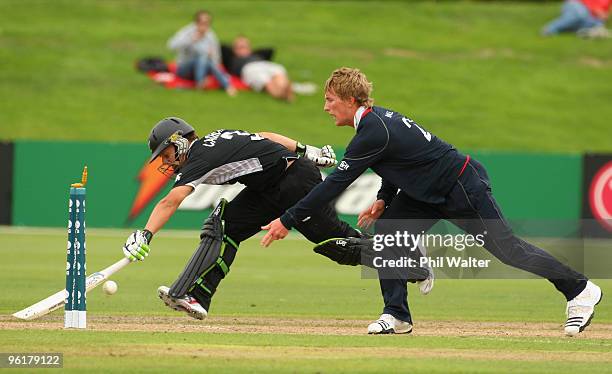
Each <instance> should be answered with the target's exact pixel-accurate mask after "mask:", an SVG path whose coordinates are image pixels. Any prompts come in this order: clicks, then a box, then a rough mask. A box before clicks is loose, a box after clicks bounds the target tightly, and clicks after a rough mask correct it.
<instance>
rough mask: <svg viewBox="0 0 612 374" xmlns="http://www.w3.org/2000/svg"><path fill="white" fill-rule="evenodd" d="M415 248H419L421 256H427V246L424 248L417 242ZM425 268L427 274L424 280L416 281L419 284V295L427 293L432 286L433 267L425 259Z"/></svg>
mask: <svg viewBox="0 0 612 374" xmlns="http://www.w3.org/2000/svg"><path fill="white" fill-rule="evenodd" d="M417 248H419V251H420V252H421V257H427V248H425V246H424V245H422V244H421V243H418V244H417ZM425 269H427V271H428V272H429V275H428V276H427V278H425V279H424V280H422V281H417V284H418V285H419V291H421V295H427V294H429V293H430V292H431V290H432V289H433V286H434V271H433V268H432V267H431V266H430V264H429V261H427V263H426V265H425Z"/></svg>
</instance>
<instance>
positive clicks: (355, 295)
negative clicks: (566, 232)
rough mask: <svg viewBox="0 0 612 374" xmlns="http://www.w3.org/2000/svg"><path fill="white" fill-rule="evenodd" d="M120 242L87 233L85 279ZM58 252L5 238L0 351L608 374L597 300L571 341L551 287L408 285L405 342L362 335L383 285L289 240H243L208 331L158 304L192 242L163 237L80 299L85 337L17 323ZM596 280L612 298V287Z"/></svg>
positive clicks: (527, 283) (310, 367)
mask: <svg viewBox="0 0 612 374" xmlns="http://www.w3.org/2000/svg"><path fill="white" fill-rule="evenodd" d="M128 234H129V232H128V231H122V230H116V231H115V230H93V229H92V230H89V232H88V242H87V243H88V245H87V248H88V263H87V268H88V272H89V273H92V272H94V271H97V270H100V269H101V268H103V267H106V266H108V265H109V264H111V263H113V262H114V261H116V260H117V259H119V258H120V256H121V255H122V253H121V250H120V246H121V244H122V243H123V241H124V238H125V237H126V236H127V235H128ZM65 242H66V233H65V230H56V229H53V230H51V229H34V228H32V229H11V228H0V257H1V258H2V259H3V261H2V262H1V263H0V274H1V275H0V284H2V285H3V286H4V287H3V288H4V290H3V297H2V303H1V304H0V326H1V330H0V352H18V351H26V352H63V353H64V355H65V368H66V369H68V370H72V371H77V370H85V369H86V370H88V371H93V372H109V371H117V372H121V371H124V372H133V371H135V370H145V369H146V370H152V371H159V372H167V371H168V370H177V369H178V370H179V371H184V370H189V369H194V370H200V371H214V372H237V371H272V372H274V371H278V372H319V373H324V372H337V371H342V372H383V371H386V372H389V371H408V370H409V371H411V372H506V371H520V372H534V373H536V372H545V371H546V372H553V371H554V372H572V373H580V372H609V371H612V365H611V364H612V354H611V353H610V352H611V346H612V309H611V308H610V307H609V304H608V303H607V302H606V301H605V299H604V302H603V303H602V304H600V306H599V307H598V309H597V317H596V319H595V320H594V323H593V325H592V326H590V328H589V329H588V330H587V331H586V332H585V333H583V334H582V336H580V337H578V338H565V337H564V336H563V334H562V327H561V325H562V322H563V321H564V306H565V303H564V300H563V298H562V297H561V296H560V295H559V294H558V293H557V292H556V291H555V290H554V288H553V287H552V286H551V285H550V284H548V282H546V281H543V280H470V281H468V280H439V281H437V284H436V287H435V289H434V291H433V292H432V294H430V295H428V296H421V295H420V294H418V291H417V290H416V287H415V286H413V285H411V287H410V292H411V299H410V302H411V310H412V313H413V316H414V320H415V329H414V332H413V333H412V334H411V335H397V336H368V335H366V334H365V331H366V326H367V323H368V321H369V320H371V319H373V318H375V317H377V316H378V314H379V312H380V310H381V300H380V296H379V291H378V283H377V282H376V281H375V280H364V279H361V276H360V271H359V269H357V268H350V267H341V266H338V265H335V264H333V263H331V262H329V261H328V260H326V259H325V258H323V257H321V256H319V255H316V254H314V253H312V252H311V250H310V246H309V245H308V243H307V242H306V241H305V240H302V239H299V238H297V237H294V238H289V239H287V240H285V241H283V242H278V243H275V244H274V245H273V246H272V247H271V248H268V249H263V248H261V247H260V246H259V243H258V239H257V238H254V239H251V240H249V241H247V242H245V243H244V244H243V245H242V246H241V249H240V254H239V256H238V257H237V259H236V262H235V263H234V265H233V266H232V269H231V272H230V274H229V276H228V278H227V279H226V280H225V281H224V282H223V283H222V285H221V287H220V289H219V291H218V294H217V295H216V297H215V299H214V303H213V306H212V308H211V315H210V318H209V319H208V320H206V321H204V322H200V321H196V320H193V319H191V318H189V317H187V316H183V315H182V314H179V313H177V312H174V311H172V310H170V309H168V308H167V307H165V306H164V305H163V303H162V302H161V301H160V300H159V299H157V297H156V293H155V290H156V288H157V287H158V286H159V285H160V284H168V283H169V282H171V281H172V280H173V279H174V277H175V276H176V275H177V274H178V272H180V270H181V269H182V266H183V264H184V263H185V261H186V260H187V259H188V258H189V256H190V254H191V252H192V249H193V248H194V247H195V245H196V244H197V233H196V232H180V231H175V232H167V233H161V234H160V235H159V236H158V237H157V238H156V239H155V242H154V243H153V246H152V253H151V255H150V256H149V258H147V260H146V261H145V262H143V263H137V264H132V265H130V266H129V267H128V268H126V269H124V270H122V271H121V272H119V273H118V274H116V276H115V277H113V279H114V280H115V281H117V283H118V284H119V291H118V293H117V294H116V295H114V296H110V297H109V296H106V295H104V294H103V293H102V291H101V289H100V288H97V289H95V290H94V291H93V292H91V293H90V294H89V295H88V323H89V328H88V330H87V331H66V330H64V329H62V323H63V319H62V318H63V316H62V312H61V311H58V312H55V313H53V314H51V315H49V316H47V317H44V318H42V319H40V320H37V321H35V322H29V323H24V322H20V321H17V320H15V319H13V318H12V317H11V316H10V314H12V313H14V312H15V311H17V310H19V309H22V308H24V307H26V306H28V305H30V304H32V303H34V302H36V301H38V300H40V299H42V298H44V297H46V296H48V295H50V294H51V293H53V292H55V291H57V290H59V289H61V288H63V286H64V277H63V267H64V263H65V262H64V261H65V251H64V250H63V248H65ZM544 244H545V243H544ZM598 283H599V284H600V285H601V286H602V288H603V290H604V293H607V294H608V295H609V294H612V281H610V280H604V281H598Z"/></svg>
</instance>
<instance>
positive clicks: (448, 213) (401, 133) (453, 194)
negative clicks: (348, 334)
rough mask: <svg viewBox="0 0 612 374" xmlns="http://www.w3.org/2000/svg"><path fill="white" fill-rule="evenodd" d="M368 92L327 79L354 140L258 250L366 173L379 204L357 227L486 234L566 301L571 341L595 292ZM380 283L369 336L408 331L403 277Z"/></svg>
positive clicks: (355, 73)
mask: <svg viewBox="0 0 612 374" xmlns="http://www.w3.org/2000/svg"><path fill="white" fill-rule="evenodd" d="M371 89H372V85H371V83H370V82H369V81H368V80H367V78H366V76H365V75H364V74H363V73H361V72H360V71H359V70H357V69H351V68H341V69H337V70H336V71H334V72H333V73H332V75H331V77H330V78H329V79H328V80H327V82H326V85H325V108H324V109H325V111H326V112H328V113H329V114H330V115H331V116H332V117H334V118H335V121H336V126H352V127H354V128H355V131H356V134H355V136H354V137H353V139H352V140H351V142H350V143H349V145H348V147H347V149H346V154H345V156H344V159H343V160H342V161H341V162H340V163H339V164H338V166H337V168H336V169H335V170H334V172H332V173H331V174H330V175H329V176H328V177H327V178H326V179H325V180H324V181H323V182H322V183H321V184H319V185H318V186H316V187H315V188H314V189H313V190H312V191H311V192H310V193H309V194H308V195H307V196H306V197H305V198H303V199H302V200H300V202H299V203H297V204H296V205H294V206H293V207H292V208H290V209H288V210H287V211H286V212H285V213H284V214H283V215H282V216H280V218H277V219H276V220H274V221H272V222H270V223H269V224H268V225H266V226H265V227H264V229H267V230H269V231H268V233H267V234H266V235H265V236H264V238H263V239H262V242H261V243H262V245H264V246H268V245H270V243H271V242H272V241H274V240H277V239H282V238H284V237H285V236H286V235H287V233H288V230H289V229H291V228H292V227H297V226H299V225H300V223H301V222H302V221H303V220H304V219H305V218H306V217H308V216H310V215H311V214H313V213H314V212H316V210H317V209H319V207H321V206H325V205H326V204H329V202H330V201H332V200H334V199H335V198H336V197H338V195H340V194H341V193H342V192H343V191H344V190H345V189H346V188H347V187H348V186H349V185H350V184H351V183H352V182H353V181H354V180H355V179H356V178H357V177H359V176H360V175H361V174H362V173H363V172H364V171H365V170H366V169H368V168H371V169H372V170H373V171H374V172H375V173H376V174H378V175H379V176H380V177H381V178H382V186H381V188H380V191H379V192H378V196H377V200H376V201H375V202H374V203H373V204H372V205H371V206H370V207H369V208H368V209H366V210H365V211H363V212H362V213H361V214H360V216H359V224H360V225H361V226H366V227H367V226H369V225H370V224H371V223H372V222H373V221H376V220H378V219H379V218H381V219H385V221H388V220H391V219H395V220H399V219H401V220H410V222H412V223H413V226H412V227H410V228H409V229H410V230H414V232H415V233H420V232H421V230H423V231H427V230H428V229H429V228H431V226H432V225H433V223H435V222H436V221H437V220H440V219H447V220H449V221H451V222H452V223H454V224H455V225H457V226H459V227H460V228H462V229H463V230H465V231H466V232H468V233H471V234H473V235H477V234H486V235H485V236H484V247H485V248H486V249H487V250H488V251H489V252H491V253H492V254H493V255H495V257H497V258H498V259H499V260H501V261H502V262H503V263H505V264H508V265H511V266H514V267H517V268H519V269H523V270H525V271H528V272H531V273H534V274H537V275H539V276H541V277H544V278H546V279H548V280H549V281H550V282H551V283H553V285H554V286H555V287H556V288H557V290H559V291H560V292H561V293H563V295H564V296H565V297H566V299H567V317H568V318H567V322H566V324H565V333H566V334H567V335H576V334H578V333H579V332H581V331H582V330H583V329H584V328H585V327H586V326H588V324H589V323H590V321H591V318H592V317H593V312H594V307H595V305H596V304H598V303H599V301H600V300H601V297H602V292H601V289H600V288H599V287H598V286H597V285H595V284H594V283H592V282H591V281H589V280H588V279H587V277H585V276H584V275H582V274H580V273H578V272H576V271H574V270H572V269H570V268H569V267H567V266H566V265H564V264H562V263H561V262H559V261H558V260H556V259H555V258H554V257H552V256H551V255H549V254H548V253H547V252H545V251H543V250H542V249H540V248H538V247H536V246H534V245H532V244H529V243H527V242H525V241H523V240H522V239H520V238H518V237H516V236H515V235H514V234H513V232H512V229H511V228H510V227H509V225H508V223H507V222H506V220H505V219H504V217H503V216H502V213H501V208H500V207H499V206H498V205H497V203H496V202H495V199H494V198H493V195H492V192H491V185H490V182H489V177H488V176H487V172H486V170H485V168H484V167H483V166H482V165H481V164H480V163H479V162H478V161H476V160H474V159H473V158H470V157H469V156H466V155H463V154H461V153H460V152H458V151H457V150H456V149H455V148H454V147H453V146H452V145H450V144H448V143H445V142H444V141H443V140H441V139H439V138H437V137H436V136H434V135H433V134H431V133H430V132H428V131H427V130H426V129H425V128H423V127H421V126H420V125H418V124H417V123H416V122H414V121H413V120H411V119H410V118H408V117H406V116H404V115H402V114H401V113H398V112H396V111H394V110H391V109H385V108H381V107H377V106H373V105H372V104H373V101H372V99H371V98H370V93H371ZM379 221H381V220H379ZM376 229H377V231H378V227H377V228H376ZM379 278H380V288H381V291H382V295H383V299H384V303H385V306H384V309H383V313H382V315H381V316H380V319H379V320H377V321H374V322H373V323H371V324H370V325H369V326H368V332H369V333H371V334H384V333H408V332H410V331H412V319H411V315H410V310H409V309H408V301H407V290H406V280H407V278H402V277H398V278H395V279H385V278H386V277H382V276H380V272H379Z"/></svg>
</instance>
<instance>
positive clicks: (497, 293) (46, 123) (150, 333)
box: [0, 0, 612, 373]
mask: <svg viewBox="0 0 612 374" xmlns="http://www.w3.org/2000/svg"><path fill="white" fill-rule="evenodd" d="M559 6H560V4H559V3H550V2H546V3H543V4H542V3H538V2H533V3H530V2H526V3H514V2H505V1H504V2H488V1H487V2H472V1H443V2H412V1H406V2H401V1H377V2H369V1H354V2H351V1H335V2H330V1H316V2H307V1H207V2H204V3H200V2H186V1H181V2H178V1H161V0H156V1H145V0H131V1H119V0H110V1H93V0H84V1H78V2H76V1H68V0H56V1H43V0H41V1H34V0H26V1H23V0H2V1H0V19H1V20H2V22H0V82H2V83H1V84H0V97H1V98H2V99H1V100H0V141H2V140H31V139H41V140H62V141H63V140H68V141H70V140H75V141H101V142H138V143H140V144H143V145H144V141H145V139H146V136H147V134H148V133H149V131H150V129H151V126H152V125H153V124H154V123H155V122H156V121H158V120H159V119H160V118H162V117H165V116H168V115H178V116H180V117H183V118H185V119H187V120H188V121H189V122H191V123H192V124H193V125H194V126H195V127H196V128H197V129H198V131H199V132H200V133H206V132H208V131H211V130H214V129H218V128H240V129H246V130H251V131H274V132H279V133H282V134H285V135H288V136H291V137H293V138H297V139H299V140H301V141H303V142H307V143H315V144H320V143H323V142H325V143H331V144H335V145H344V144H346V143H347V142H348V140H349V139H350V138H351V136H352V135H353V133H352V131H351V130H350V129H345V130H338V129H336V130H334V129H333V122H332V120H331V119H330V118H329V116H327V114H325V113H324V112H323V110H322V107H323V100H322V92H319V94H317V95H314V96H310V97H299V98H298V100H297V101H296V102H295V103H294V104H291V105H289V104H285V103H281V102H277V101H274V100H272V99H271V98H269V97H267V96H265V95H261V94H256V93H252V92H245V93H241V94H240V95H239V96H238V97H236V98H228V97H227V96H226V95H225V94H224V93H222V92H195V91H185V90H183V91H180V90H179V91H173V90H166V89H164V88H162V87H161V86H159V85H157V84H155V83H153V82H152V81H150V80H149V79H148V78H147V77H146V76H144V75H143V74H140V73H137V72H136V71H135V69H134V62H135V60H137V59H138V58H141V57H145V56H151V55H161V56H163V57H165V58H168V59H170V58H172V53H171V52H169V51H167V50H166V49H165V43H166V40H167V39H168V38H169V37H170V36H171V35H172V34H173V33H174V32H175V31H176V30H178V29H179V28H180V27H182V26H183V25H184V24H186V23H187V22H189V20H190V19H191V17H192V14H193V13H194V11H195V10H196V9H198V8H200V7H205V8H207V9H209V10H211V11H212V13H213V14H214V16H215V20H214V25H213V27H214V29H215V31H216V32H217V35H219V37H220V39H221V40H222V41H225V42H228V41H231V39H232V38H233V37H234V36H236V35H237V34H245V35H248V36H250V37H251V38H252V40H253V43H254V45H255V46H256V47H259V46H272V47H274V48H276V55H275V60H276V61H278V62H280V63H281V64H283V65H285V66H286V67H287V69H288V71H289V73H290V76H291V77H292V79H294V80H296V81H312V82H315V83H316V84H317V85H318V86H319V88H320V89H321V88H322V85H323V82H324V81H325V79H326V78H327V77H328V76H329V74H330V72H331V71H332V70H333V69H335V68H337V67H340V66H354V67H359V68H361V69H362V70H363V71H364V72H365V73H366V74H367V75H368V77H369V78H370V79H371V80H372V81H373V82H374V92H373V96H374V98H375V99H376V100H377V101H376V102H377V103H378V104H380V105H382V106H387V107H391V108H394V109H395V110H398V111H401V112H403V113H404V114H406V115H409V116H411V117H412V118H414V119H415V120H417V121H418V122H419V123H420V124H421V125H423V126H424V127H425V128H427V129H428V130H430V131H432V132H433V133H434V134H436V135H438V136H440V137H441V138H443V139H445V140H447V141H449V142H450V143H453V144H454V145H455V146H457V147H459V148H467V149H470V150H510V151H519V152H523V151H528V152H561V153H574V152H576V153H578V152H587V151H612V143H610V139H611V138H612V127H611V126H610V118H612V105H610V98H612V85H610V82H612V48H611V46H612V41H611V40H596V41H594V40H581V39H578V38H576V37H575V36H573V35H564V36H560V37H556V38H542V37H540V36H539V29H540V28H541V27H542V26H543V25H544V24H545V23H546V22H548V21H549V20H551V19H553V18H555V17H556V16H557V15H558V14H559ZM61 166H62V165H53V166H49V167H54V168H57V167H61ZM118 180H120V178H119V179H118ZM109 183H110V182H109ZM117 183H121V182H120V181H118V182H117ZM39 193H44V190H42V189H41V192H39ZM54 198H57V196H56V197H54ZM41 209H44V207H41ZM32 214H36V212H32ZM58 214H65V212H58ZM128 234H129V231H127V230H96V229H91V230H89V232H88V246H87V247H88V272H89V273H93V272H95V271H97V270H99V269H102V268H104V267H106V266H108V265H110V264H111V263H113V262H115V261H117V260H118V259H119V258H120V257H121V256H122V252H121V245H122V244H123V243H124V241H125V238H126V237H127V235H128ZM197 235H198V234H197V233H196V232H180V231H174V232H172V231H167V232H162V233H160V234H159V235H158V236H157V237H156V239H155V241H154V242H153V245H152V254H151V256H150V257H149V258H148V259H147V260H146V261H145V262H144V263H137V264H132V265H130V266H129V267H128V268H126V269H124V270H123V271H121V272H120V273H118V274H116V276H115V277H113V279H114V280H115V281H117V282H118V284H119V291H118V293H117V294H116V295H114V296H112V297H109V296H106V295H104V294H103V293H102V291H101V289H100V288H98V289H95V290H94V291H93V292H91V293H90V294H89V296H88V324H89V326H88V329H87V330H86V331H67V330H64V329H63V328H62V326H63V313H62V312H61V311H58V312H55V313H53V314H51V315H49V316H46V317H44V318H42V319H40V320H37V321H34V322H27V323H26V322H22V321H18V320H15V319H14V318H12V317H11V314H12V313H14V312H15V311H17V310H20V309H22V308H24V307H26V306H29V305H31V304H33V303H34V302H37V301H39V300H41V299H43V298H45V297H47V296H49V295H50V294H52V293H54V292H56V291H58V290H60V289H62V288H64V286H65V284H64V282H65V278H64V266H65V256H66V253H65V250H64V248H66V236H67V234H66V230H63V229H39V228H7V227H0V258H2V261H0V286H2V289H3V295H2V296H1V297H0V353H1V352H63V353H64V356H65V357H64V363H65V365H64V366H65V369H66V371H73V372H81V371H85V370H87V372H104V373H107V372H129V373H132V372H136V371H145V370H146V371H157V372H164V373H166V372H169V371H174V372H185V371H187V370H192V371H199V372H215V373H216V372H228V373H235V372H262V371H266V372H307V373H328V372H348V373H359V372H408V371H409V372H422V373H436V372H437V373H449V372H471V373H480V372H487V373H499V372H525V373H541V372H557V373H559V372H571V373H582V372H584V373H593V372H596V373H600V372H601V373H603V372H612V353H611V352H612V308H611V307H610V304H609V303H608V302H607V299H604V301H603V302H602V303H601V304H600V305H599V307H598V309H597V316H596V318H595V320H594V322H593V325H592V326H590V327H589V329H588V330H587V331H586V332H585V333H583V334H581V336H579V337H577V338H566V337H564V336H563V333H562V324H563V322H564V320H565V314H564V311H565V300H564V299H563V297H562V296H561V295H560V294H558V293H557V292H556V291H555V290H554V288H553V287H552V286H551V285H550V284H549V283H548V282H546V281H543V280H527V279H506V280H492V279H489V280H449V279H441V280H437V281H436V287H435V289H434V291H433V293H432V294H431V295H428V296H421V295H419V293H418V290H417V289H416V287H415V286H414V285H410V293H411V294H410V306H411V310H412V314H413V318H414V322H415V328H414V332H413V333H412V334H410V335H398V336H368V335H367V334H365V332H366V326H367V324H368V323H369V322H370V321H371V320H373V319H375V318H377V317H378V315H379V314H380V311H381V309H382V300H381V297H380V291H379V286H378V282H377V281H376V280H372V279H362V278H361V273H360V271H359V269H358V268H349V267H341V266H338V265H336V264H333V263H331V262H330V261H329V260H326V259H325V258H323V257H321V256H319V255H316V254H314V253H312V251H311V246H310V245H309V244H308V243H307V242H306V241H305V240H303V239H299V238H298V237H291V238H289V239H287V240H285V241H282V242H278V243H275V244H274V245H273V247H272V248H268V249H263V248H261V247H260V246H259V244H258V239H257V238H254V239H251V240H249V241H247V242H245V243H243V245H242V246H241V249H240V254H239V256H238V258H237V260H236V262H235V263H234V265H233V266H232V270H231V272H230V274H229V276H228V278H227V279H226V280H225V281H224V282H223V283H222V285H221V287H220V289H219V292H218V294H217V295H216V296H215V299H214V302H213V305H212V309H211V311H210V312H211V313H210V317H209V318H208V319H207V320H206V321H203V322H200V321H195V320H193V319H191V318H189V317H187V316H183V315H181V314H179V313H177V312H175V311H172V310H170V309H168V308H167V307H165V306H164V305H163V303H162V302H161V301H160V300H159V299H158V298H157V297H156V289H157V287H158V286H159V285H161V284H169V283H171V282H172V281H173V280H174V277H176V276H177V275H178V273H179V272H180V270H181V269H182V266H183V265H184V263H185V262H186V261H187V259H188V258H189V256H190V254H191V252H192V250H193V249H194V248H195V246H196V244H197ZM555 243H557V244H558V243H559V240H553V241H552V242H547V241H544V242H540V244H542V245H544V246H545V247H546V244H550V245H551V246H554V244H555ZM608 247H609V246H608ZM599 265H601V264H599ZM602 266H603V265H602ZM597 282H598V284H600V285H601V286H602V289H603V290H604V293H605V294H606V295H612V280H609V279H607V280H598V281H597ZM608 297H610V296H608ZM0 370H2V369H0ZM24 371H27V370H25V369H24Z"/></svg>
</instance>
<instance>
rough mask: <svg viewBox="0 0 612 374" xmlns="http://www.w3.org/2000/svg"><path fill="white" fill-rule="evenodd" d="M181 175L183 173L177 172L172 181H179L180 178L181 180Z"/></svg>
mask: <svg viewBox="0 0 612 374" xmlns="http://www.w3.org/2000/svg"><path fill="white" fill-rule="evenodd" d="M182 175H183V173H178V174H177V175H176V179H175V180H174V183H176V182H178V181H180V180H181V176H182Z"/></svg>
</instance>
